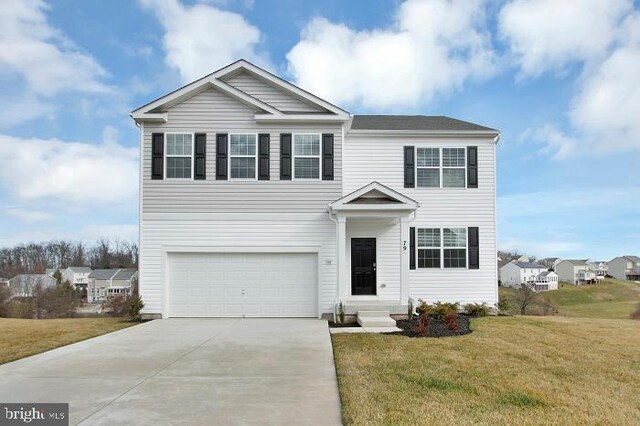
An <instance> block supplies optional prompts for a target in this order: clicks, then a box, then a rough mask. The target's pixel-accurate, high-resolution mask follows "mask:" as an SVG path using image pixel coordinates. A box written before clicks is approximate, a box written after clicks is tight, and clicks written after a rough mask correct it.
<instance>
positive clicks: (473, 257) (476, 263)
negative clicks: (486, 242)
mask: <svg viewBox="0 0 640 426" xmlns="http://www.w3.org/2000/svg"><path fill="white" fill-rule="evenodd" d="M468 234H469V269H480V244H479V241H478V228H477V227H472V228H469V229H468Z"/></svg>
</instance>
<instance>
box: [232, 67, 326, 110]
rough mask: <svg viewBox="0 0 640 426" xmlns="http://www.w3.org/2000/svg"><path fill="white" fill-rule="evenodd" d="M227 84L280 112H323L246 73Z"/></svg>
mask: <svg viewBox="0 0 640 426" xmlns="http://www.w3.org/2000/svg"><path fill="white" fill-rule="evenodd" d="M226 83H228V84H229V85H231V86H233V87H235V88H237V89H240V90H242V91H243V92H245V93H247V94H249V95H251V96H253V97H254V98H256V99H259V100H261V101H262V102H264V103H267V104H269V105H271V106H272V107H274V108H276V109H277V110H279V111H283V112H289V113H309V112H321V111H323V109H322V108H320V107H318V106H316V105H313V104H312V103H310V102H308V101H305V100H303V99H301V98H299V97H298V96H296V95H293V94H290V93H287V92H285V91H283V90H282V89H279V88H277V87H274V86H273V85H271V84H269V83H268V82H266V81H264V80H262V79H260V78H259V77H254V76H252V75H249V74H248V73H246V72H243V73H240V74H238V75H235V76H233V77H230V78H228V79H226Z"/></svg>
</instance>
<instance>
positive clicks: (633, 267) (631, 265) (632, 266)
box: [607, 255, 640, 281]
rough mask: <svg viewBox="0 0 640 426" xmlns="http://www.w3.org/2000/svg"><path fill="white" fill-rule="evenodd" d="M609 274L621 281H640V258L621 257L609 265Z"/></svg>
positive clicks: (612, 260) (614, 259) (611, 261)
mask: <svg viewBox="0 0 640 426" xmlns="http://www.w3.org/2000/svg"><path fill="white" fill-rule="evenodd" d="M607 267H608V273H609V275H611V276H612V277H614V278H617V279H619V280H631V281H640V257H639V256H631V255H628V256H619V257H616V258H613V259H611V260H610V261H609V262H608V263H607Z"/></svg>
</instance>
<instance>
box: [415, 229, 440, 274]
mask: <svg viewBox="0 0 640 426" xmlns="http://www.w3.org/2000/svg"><path fill="white" fill-rule="evenodd" d="M439 267H440V229H439V228H418V268H439Z"/></svg>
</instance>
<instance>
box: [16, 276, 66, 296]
mask: <svg viewBox="0 0 640 426" xmlns="http://www.w3.org/2000/svg"><path fill="white" fill-rule="evenodd" d="M56 283H57V281H56V279H55V278H53V277H52V276H51V275H47V274H20V275H16V276H15V277H13V278H11V279H10V280H9V288H10V289H11V292H12V293H13V297H31V296H33V292H34V290H35V289H36V287H37V286H39V285H40V286H42V287H54V286H55V285H56Z"/></svg>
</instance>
